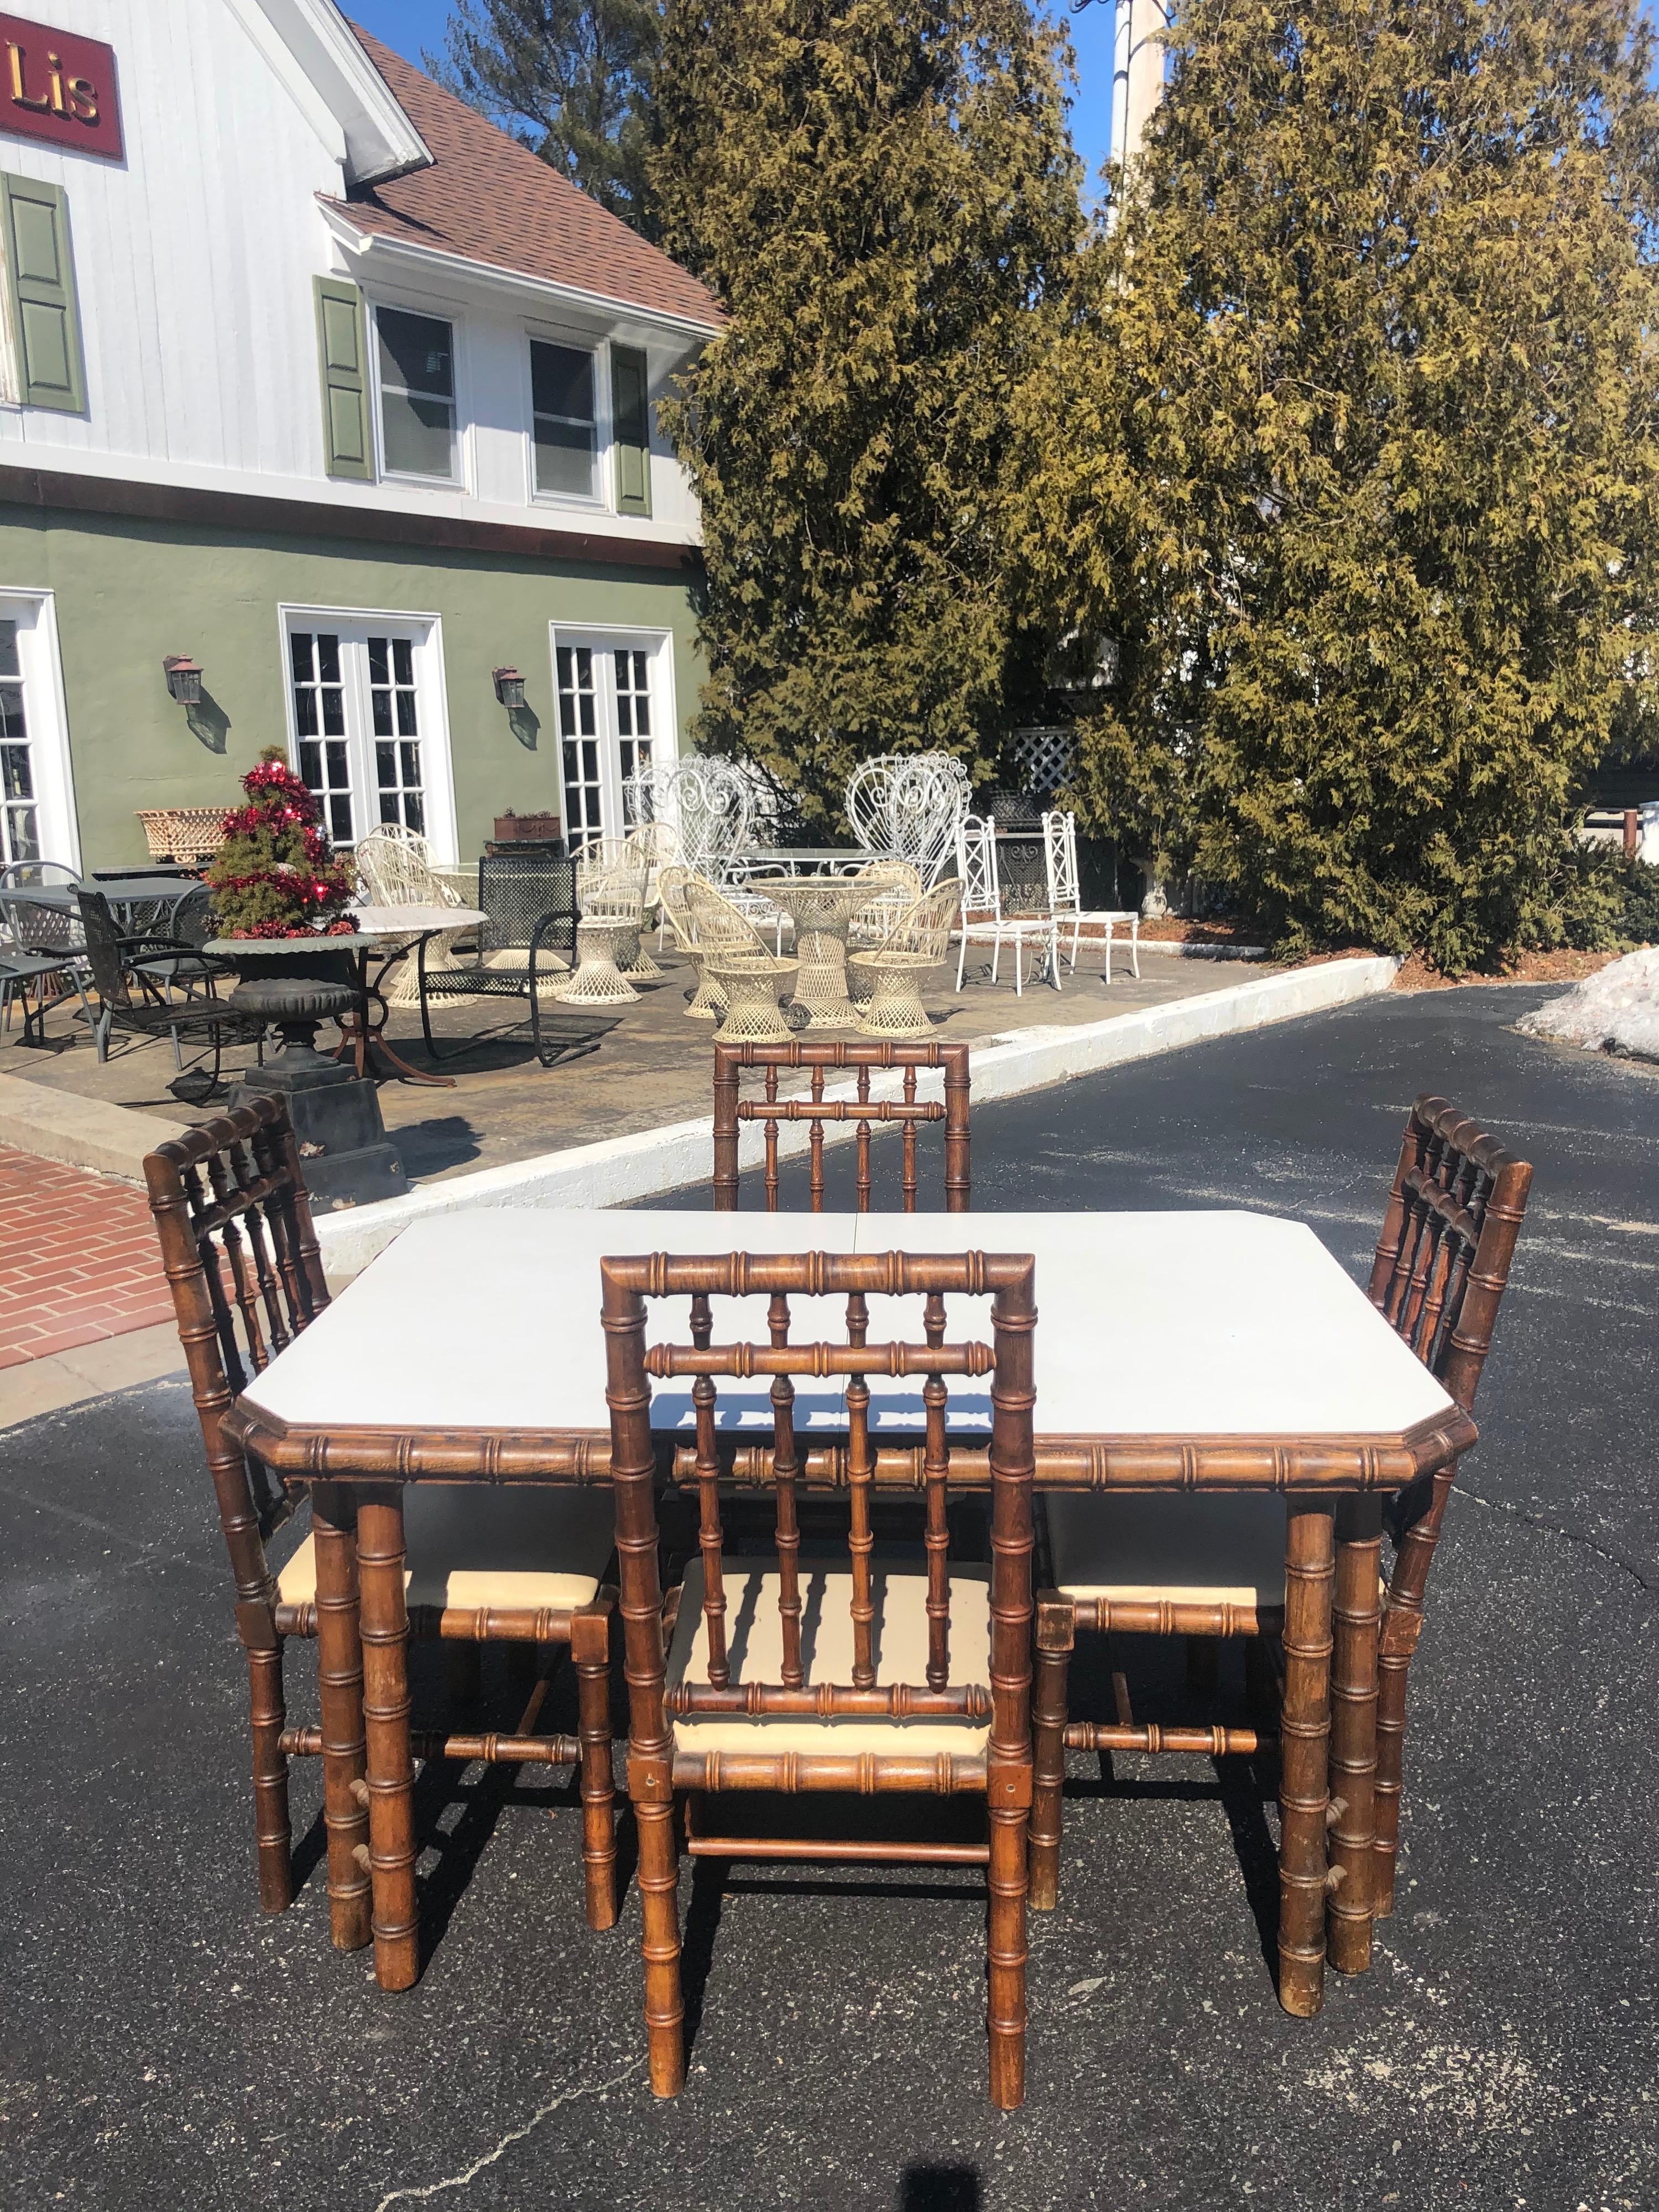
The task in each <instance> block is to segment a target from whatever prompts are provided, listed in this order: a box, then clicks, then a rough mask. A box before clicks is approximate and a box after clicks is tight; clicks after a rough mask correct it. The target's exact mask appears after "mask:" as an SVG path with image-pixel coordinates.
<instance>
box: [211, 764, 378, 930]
mask: <svg viewBox="0 0 1659 2212" xmlns="http://www.w3.org/2000/svg"><path fill="white" fill-rule="evenodd" d="M242 789H243V790H244V791H245V792H246V793H247V804H246V806H234V807H233V808H232V809H231V811H230V812H229V813H228V814H227V815H226V817H225V841H224V842H223V844H222V845H221V846H220V848H219V850H218V852H217V854H216V855H215V858H214V862H213V866H211V868H210V869H209V871H208V881H209V883H210V884H212V886H213V910H214V913H215V915H216V917H217V920H218V927H219V933H220V935H221V936H222V937H349V936H351V935H353V934H354V933H356V927H357V925H356V922H354V921H352V920H351V918H350V916H349V915H348V914H347V913H346V912H345V908H346V907H347V906H348V905H349V903H350V901H351V899H352V897H353V896H354V895H355V893H356V881H355V878H354V877H353V873H352V870H351V868H350V866H349V863H348V862H346V861H344V860H336V858H335V857H334V853H333V850H332V848H331V846H330V844H329V842H328V839H327V837H326V836H325V835H324V833H323V829H322V809H321V807H320V806H319V805H318V803H317V800H316V799H315V798H314V797H313V795H312V793H310V792H309V791H308V790H307V788H306V787H305V785H304V784H303V783H301V781H300V779H299V777H298V776H297V775H295V773H294V771H293V769H291V768H290V767H289V764H288V763H287V761H286V760H285V759H284V757H283V749H282V747H281V746H280V745H267V746H266V748H265V750H264V752H262V753H261V754H260V756H259V765H258V768H255V769H249V771H248V773H247V774H246V775H245V776H244V777H243V778H242Z"/></svg>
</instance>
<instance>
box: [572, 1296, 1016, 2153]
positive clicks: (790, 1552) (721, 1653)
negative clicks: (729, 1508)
mask: <svg viewBox="0 0 1659 2212" xmlns="http://www.w3.org/2000/svg"><path fill="white" fill-rule="evenodd" d="M1035 1272H1036V1271H1035V1267H1034V1264H1033V1262H1032V1261H1031V1260H1030V1257H1029V1256H1019V1255H1007V1254H994V1253H985V1252H970V1253H965V1254H950V1255H941V1256H935V1257H930V1258H917V1257H913V1256H910V1255H907V1254H904V1253H902V1252H890V1253H872V1254H868V1255H843V1254H830V1253H823V1252H815V1253H806V1254H802V1255H799V1256H794V1257H787V1256H786V1257H777V1256H773V1255H750V1254H747V1253H743V1252H738V1253H733V1254H728V1255H724V1256H720V1257H714V1258H700V1259H675V1258H671V1257H670V1256H668V1255H665V1254H663V1253H660V1252H659V1253H654V1254H650V1255H645V1256H643V1257H641V1258H637V1259H607V1260H605V1261H603V1262H602V1263H601V1275H602V1279H603V1284H604V1293H603V1298H604V1326H605V1346H606V1354H607V1389H606V1396H607V1400H608V1402H609V1404H610V1407H611V1483H612V1487H613V1490H614V1492H615V1495H616V1506H617V1557H618V1559H620V1561H621V1563H622V1581H623V1595H622V1613H623V1626H624V1630H625V1633H626V1636H627V1642H628V1660H627V1674H628V1684H629V1714H630V1743H629V1770H628V1771H629V1795H630V1796H631V1798H632V1802H633V1806H634V1814H635V1820H636V1822H637V1824H638V1830H639V1849H640V1859H639V1886H640V1895H641V1903H642V1905H643V1907H644V1917H645V1927H644V1953H645V1980H646V2002H645V2016H646V2027H647V2037H648V2039H649V2050H650V2066H651V2086H652V2087H653V2089H654V2090H655V2091H656V2093H657V2094H658V2095H659V2096H672V2095H674V2094H675V2093H677V2092H678V2090H679V2089H680V2087H682V2086H683V2084H684V2079H685V2054H684V2033H683V2022H684V2006H683V2002H682V1998H681V1992H680V1974H679V1951H680V1941H679V1916H678V1907H677V1904H676V1899H675V1887H676V1878H677V1866H676V1859H677V1850H676V1844H675V1834H674V1818H675V1810H676V1800H677V1797H681V1796H682V1794H683V1793H689V1794H686V1795H684V1822H685V1838H686V1850H687V1851H688V1853H689V1854H690V1856H691V1857H694V1858H702V1857H707V1858H716V1859H723V1860H733V1859H745V1858H750V1859H766V1860H777V1859H785V1860H788V1859H805V1860H815V1861H818V1862H823V1861H829V1862H832V1863H845V1862H848V1861H860V1860H866V1861H874V1862H877V1863H883V1864H887V1865H892V1864H899V1865H904V1866H932V1865H940V1864H944V1865H953V1866H955V1865H962V1864H963V1863H966V1864H969V1865H978V1866H983V1867H985V1868H986V1869H987V1886H988V1890H989V1898H990V1929H989V1942H988V1947H987V1948H988V1958H989V1973H990V1988H989V2004H988V2008H987V2025H988V2029H989V2036H990V2076H991V2095H992V2099H993V2100H994V2102H995V2103H996V2104H997V2105H999V2106H1002V2107H1003V2108H1004V2109H1005V2110H1006V2109H1010V2108H1012V2107H1013V2106H1017V2105H1018V2104H1019V2103H1020V2101H1021V2100H1022V2098H1023V2097H1024V2070H1025V1887H1026V1857H1025V1832H1026V1821H1027V1817H1028V1808H1029V1806H1030V1788H1031V1750H1030V1667H1031V1645H1030V1632H1031V1582H1030V1573H1031V1479H1032V1473H1033V1464H1032V1428H1033V1406H1034V1401H1035V1392H1034V1390H1033V1389H1032V1383H1031V1374H1032V1358H1033V1334H1034V1331H1035V1328H1036V1304H1035ZM688 1291H689V1292H690V1293H691V1311H690V1334H691V1336H692V1339H693V1341H692V1343H691V1344H690V1345H680V1344H656V1345H653V1346H652V1347H651V1349H650V1350H649V1352H647V1349H646V1342H645V1332H646V1321H647V1304H648V1302H649V1301H651V1300H653V1299H660V1298H665V1297H675V1296H677V1295H678V1296H684V1294H685V1293H687V1292H688ZM757 1292H769V1293H770V1304H769V1310H768V1324H769V1339H770V1341H769V1343H767V1344H763V1345H762V1344H753V1343H742V1342H738V1343H733V1342H731V1341H730V1340H729V1339H730V1338H731V1337H732V1335H733V1334H739V1335H740V1334H741V1333H742V1330H741V1323H740V1322H738V1323H737V1324H736V1325H735V1327H732V1326H728V1327H727V1328H725V1329H717V1328H716V1326H715V1305H716V1302H719V1301H723V1300H726V1299H728V1298H737V1297H744V1296H752V1295H754V1294H755V1293H757ZM799 1292H805V1293H809V1294H813V1295H817V1296H819V1297H823V1296H829V1297H837V1296H840V1295H843V1294H844V1295H845V1296H846V1297H847V1313H846V1328H845V1332H844V1335H842V1334H841V1333H839V1332H838V1333H837V1339H836V1340H834V1341H829V1342H816V1343H801V1344H792V1343H791V1341H790V1327H791V1314H790V1307H789V1299H790V1296H791V1294H792V1293H799ZM946 1293H951V1294H954V1295H956V1296H957V1297H963V1296H984V1295H986V1294H987V1293H989V1294H990V1295H991V1297H992V1306H991V1330H992V1343H991V1344H990V1345H986V1344H984V1343H982V1342H971V1343H957V1344H947V1343H946V1342H945V1294H946ZM872 1294H882V1295H886V1296H889V1297H895V1298H902V1299H903V1300H905V1301H906V1302H907V1304H909V1305H910V1307H911V1310H912V1311H913V1312H914V1311H915V1305H916V1304H920V1305H921V1312H920V1315H919V1316H917V1318H919V1319H920V1321H921V1323H922V1334H923V1336H924V1337H925V1341H922V1342H917V1341H915V1340H911V1341H900V1342H891V1343H878V1344H870V1343H868V1342H867V1341H866V1337H867V1331H868V1321H869V1315H868V1306H867V1303H866V1301H867V1298H868V1297H869V1296H870V1295H872ZM717 1335H719V1336H720V1337H722V1338H725V1339H726V1341H724V1342H721V1343H720V1344H715V1343H714V1338H715V1337H716V1336H717ZM763 1375H769V1376H771V1377H772V1378H773V1380H772V1383H771V1386H770V1424H771V1431H772V1449H771V1452H770V1455H769V1460H768V1462H767V1465H766V1468H765V1470H764V1473H763V1475H762V1476H761V1478H760V1480H762V1481H763V1484H764V1485H765V1486H768V1487H770V1488H771V1489H772V1490H773V1491H774V1492H775V1504H776V1524H775V1525H776V1536H775V1553H774V1555H773V1556H771V1557H769V1558H765V1557H753V1558H749V1557H743V1558H730V1559H728V1558H726V1557H725V1556H724V1554H723V1552H722V1544H721V1525H720V1455H719V1452H718V1449H717V1423H718V1420H719V1413H720V1407H719V1398H720V1392H719V1389H718V1386H717V1384H716V1381H715V1378H716V1376H734V1377H750V1376H763ZM793 1375H807V1376H845V1377H846V1378H847V1381H846V1386H845V1396H844V1401H843V1402H844V1406H845V1413H846V1420H847V1425H848V1446H847V1477H848V1498H849V1503H850V1508H851V1518H850V1528H849V1533H848V1537H847V1539H846V1548H847V1553H848V1562H847V1566H846V1567H845V1568H843V1567H842V1565H841V1564H840V1561H839V1556H838V1554H837V1555H836V1561H835V1564H833V1565H832V1564H831V1562H830V1560H829V1559H817V1558H814V1559H810V1560H804V1559H802V1558H801V1555H800V1553H801V1547H800V1535H799V1525H798V1521H797V1512H796V1479H797V1474H798V1460H797V1446H796V1437H795V1430H794V1385H793V1382H792V1381H791V1379H790V1378H791V1376H793ZM872 1375H879V1376H922V1377H924V1378H925V1379H924V1381H923V1383H922V1388H921V1397H922V1401H923V1403H924V1405H925V1407H926V1408H927V1413H926V1421H927V1428H926V1444H925V1449H924V1451H923V1455H922V1456H923V1481H924V1486H925V1490H926V1494H927V1561H926V1571H925V1572H923V1573H920V1574H904V1573H896V1572H892V1571H878V1570H877V1569H876V1568H875V1567H874V1566H873V1565H872V1557H871V1554H872V1549H873V1545H874V1538H873V1535H872V1524H871V1499H872V1486H873V1474H874V1467H875V1454H876V1451H877V1449H878V1424H879V1421H880V1415H881V1413H882V1410H883V1395H875V1396H874V1399H873V1404H872V1391H871V1388H870V1385H869V1383H868V1382H867V1380H866V1377H867V1376H872ZM958 1375H961V1376H968V1375H989V1376H990V1377H991V1404H992V1425H991V1444H990V1467H991V1479H992V1508H991V1514H992V1541H991V1559H992V1565H991V1567H990V1571H989V1577H988V1587H987V1577H986V1573H985V1571H984V1570H983V1569H971V1568H970V1569H963V1568H961V1567H957V1568H954V1569H953V1568H951V1566H950V1565H947V1560H946V1553H947V1550H948V1544H949V1538H948V1533H947V1526H946V1505H947V1498H948V1492H949V1487H950V1482H951V1452H950V1449H949V1447H948V1444H947V1439H946V1431H947V1423H948V1410H949V1389H948V1386H947V1384H946V1381H945V1377H946V1376H958ZM681 1376H692V1377H694V1378H695V1379H694V1380H693V1382H692V1384H691V1402H692V1405H693V1407H695V1409H696V1468H695V1480H696V1488H697V1495H698V1500H699V1506H700V1526H699V1534H698V1551H699V1556H698V1558H697V1559H696V1561H695V1562H694V1563H693V1565H692V1566H691V1568H690V1571H688V1573H687V1575H686V1577H685V1580H684V1584H683V1585H682V1587H681V1589H679V1590H678V1591H675V1592H672V1593H671V1595H670V1597H669V1601H668V1604H667V1606H666V1607H663V1606H662V1603H661V1596H660V1590H659V1582H658V1567H657V1559H658V1529H657V1506H656V1486H655V1477H656V1455H655V1452H654V1450H653V1443H652V1433H651V1428H652V1424H651V1383H652V1380H653V1379H666V1378H671V1377H681ZM879 1389H880V1386H879V1385H878V1392H879ZM682 1395H683V1394H682ZM730 1395H732V1396H733V1397H735V1398H737V1399H739V1400H741V1401H744V1405H745V1407H746V1408H747V1409H750V1410H754V1411H758V1410H760V1408H761V1407H764V1406H765V1404H766V1400H765V1399H764V1398H762V1397H761V1395H760V1392H759V1391H758V1390H757V1389H756V1388H755V1387H754V1385H753V1384H752V1383H738V1385H737V1386H736V1388H735V1389H733V1390H732V1392H731V1393H730ZM907 1397H908V1401H909V1402H911V1403H914V1399H915V1386H914V1385H912V1386H911V1389H910V1390H909V1392H908V1394H907ZM757 1401H758V1402H757ZM872 1413H873V1414H874V1417H875V1419H874V1420H873V1421H872ZM904 1439H905V1442H906V1443H907V1444H909V1445H911V1446H912V1447H913V1448H914V1444H915V1430H914V1429H913V1428H907V1429H906V1430H905V1431H904ZM665 1642H666V1653H665ZM744 1790H750V1791H753V1790H766V1791H773V1792H778V1791H781V1792H786V1793H788V1794H791V1795H793V1794H796V1793H800V1792H805V1793H811V1792H817V1791H842V1792H846V1791H856V1792H858V1793H860V1795H866V1796H868V1795H872V1794H887V1793H907V1794H910V1795H926V1796H945V1795H957V1794H964V1795H971V1796H983V1797H984V1799H985V1801H986V1809H987V1839H986V1841H985V1842H984V1843H982V1844H978V1843H966V1844H964V1843H939V1842H927V1841H921V1840H916V1841H902V1842H888V1843H884V1844H867V1843H866V1844H860V1843H858V1842H855V1841H853V1840H850V1839H848V1838H845V1837H840V1838H831V1837H829V1836H825V1835H823V1834H820V1835H818V1836H817V1837H813V1838H811V1839H805V1838H796V1837H789V1838H779V1837H767V1838H744V1837H740V1836H735V1835H730V1834H714V1833H709V1832H707V1831H706V1830H705V1826H704V1821H705V1818H706V1816H707V1808H708V1801H709V1800H710V1799H711V1798H714V1797H715V1796H726V1795H728V1794H734V1793H737V1792H738V1791H744Z"/></svg>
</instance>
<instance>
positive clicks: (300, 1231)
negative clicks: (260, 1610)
mask: <svg viewBox="0 0 1659 2212" xmlns="http://www.w3.org/2000/svg"><path fill="white" fill-rule="evenodd" d="M144 1180H145V1182H146V1183H147V1184H148V1185H149V1205H150V1212H151V1213H152V1215H153V1216H154V1217H155V1229H156V1234H157V1236H158V1237H159V1238H160V1240H161V1262H162V1266H163V1268H164V1270H165V1272H166V1274H167V1287H168V1288H169V1290H170V1291H172V1293H173V1311H174V1313H175V1315H176V1316H177V1317H178V1322H179V1341H180V1343H181V1344H182V1345H183V1346H184V1348H185V1358H186V1360H187V1361H188V1362H189V1364H190V1382H191V1395H192V1396H193V1397H194V1399H195V1401H196V1411H197V1417H198V1419H200V1421H201V1424H202V1440H203V1442H204V1444H205V1446H206V1448H207V1460H208V1469H209V1472H210V1474H211V1475H212V1478H213V1486H214V1490H215V1492H216V1496H217V1498H218V1501H219V1517H220V1522H221V1525H222V1528H223V1529H224V1535H225V1542H226V1545H227V1547H228V1549H229V1552H230V1556H231V1567H232V1571H233V1572H234V1575H235V1577H236V1594H237V1596H238V1598H239V1600H244V1601H263V1600H264V1597H265V1595H266V1575H265V1565H264V1543H263V1541H262V1540H263V1539H264V1537H265V1536H268V1535H270V1533H271V1531H272V1530H273V1529H274V1528H277V1527H279V1526H280V1525H281V1523H282V1522H283V1520H285V1519H286V1518H287V1516H288V1512H289V1505H288V1501H287V1499H286V1497H285V1495H284V1493H283V1491H282V1489H281V1487H280V1486H279V1485H276V1484H275V1483H274V1482H273V1481H272V1480H271V1478H270V1476H268V1475H267V1474H265V1472H264V1469H263V1468H259V1467H258V1465H257V1463H252V1464H251V1463H250V1462H247V1461H246V1460H245V1459H244V1457H243V1455H242V1454H241V1453H240V1451H239V1450H238V1449H237V1448H236V1447H235V1445H234V1444H233V1443H230V1442H229V1440H228V1438H227V1437H225V1435H224V1433H223V1431H222V1427H221V1422H222V1418H223V1415H224V1413H225V1411H226V1408H227V1407H228V1406H229V1404H230V1401H231V1400H232V1399H233V1398H234V1396H235V1395H236V1394H237V1392H238V1391H240V1390H241V1389H245V1388H246V1384H247V1383H248V1381H249V1380H250V1378H251V1377H252V1376H254V1375H257V1374H258V1373H259V1372H260V1371H261V1370H263V1369H264V1368H265V1367H266V1366H268V1365H269V1364H270V1361H271V1360H272V1359H273V1358H275V1357H276V1353H277V1352H281V1351H283V1349H284V1348H285V1346H288V1345H289V1344H290V1343H292V1342H293V1340H294V1339H295V1337H296V1336H297V1335H298V1334H299V1333H300V1331H301V1329H302V1328H305V1327H306V1326H307V1324H308V1323H309V1322H312V1321H313V1320H314V1319H315V1318H316V1316H317V1315H318V1314H319V1313H320V1312H321V1311H322V1310H323V1308H324V1307H325V1305H326V1304H328V1289H327V1285H325V1282H324V1279H323V1267H322V1260H321V1256H320V1255H319V1251H318V1247H317V1236H316V1231H315V1230H314V1229H313V1225H312V1219H311V1201H310V1200H309V1198H308V1196H307V1192H306V1187H305V1180H304V1177H303V1176H302V1175H301V1170H300V1156H299V1149H298V1146H296V1144H295V1137H294V1130H293V1126H292V1124H291V1123H290V1122H289V1116H288V1108H287V1106H286V1105H285V1103H283V1100H282V1099H281V1098H280V1097H276V1096H275V1095H274V1094H262V1095H258V1096H256V1097H252V1098H251V1099H250V1100H249V1101H248V1103H246V1105H243V1106H235V1107H233V1108H232V1109H230V1111H229V1112H228V1113H227V1114H222V1115H217V1116H216V1117H215V1118H214V1119H213V1120H211V1121H203V1122H199V1123H198V1124H197V1127H195V1128H193V1129H191V1131H190V1132H189V1133H187V1134H186V1135H185V1136H182V1137H176V1138H170V1139H168V1140H167V1142H166V1143H165V1144H161V1145H158V1146H156V1148H155V1151H154V1152H151V1153H149V1155H148V1156H147V1158H146V1159H145V1161H144ZM256 1480H257V1481H258V1482H260V1483H261V1484H262V1486H263V1487H262V1488H261V1490H260V1492H258V1495H257V1496H256V1494H255V1491H254V1488H253V1484H254V1482H255V1481H256Z"/></svg>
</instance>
